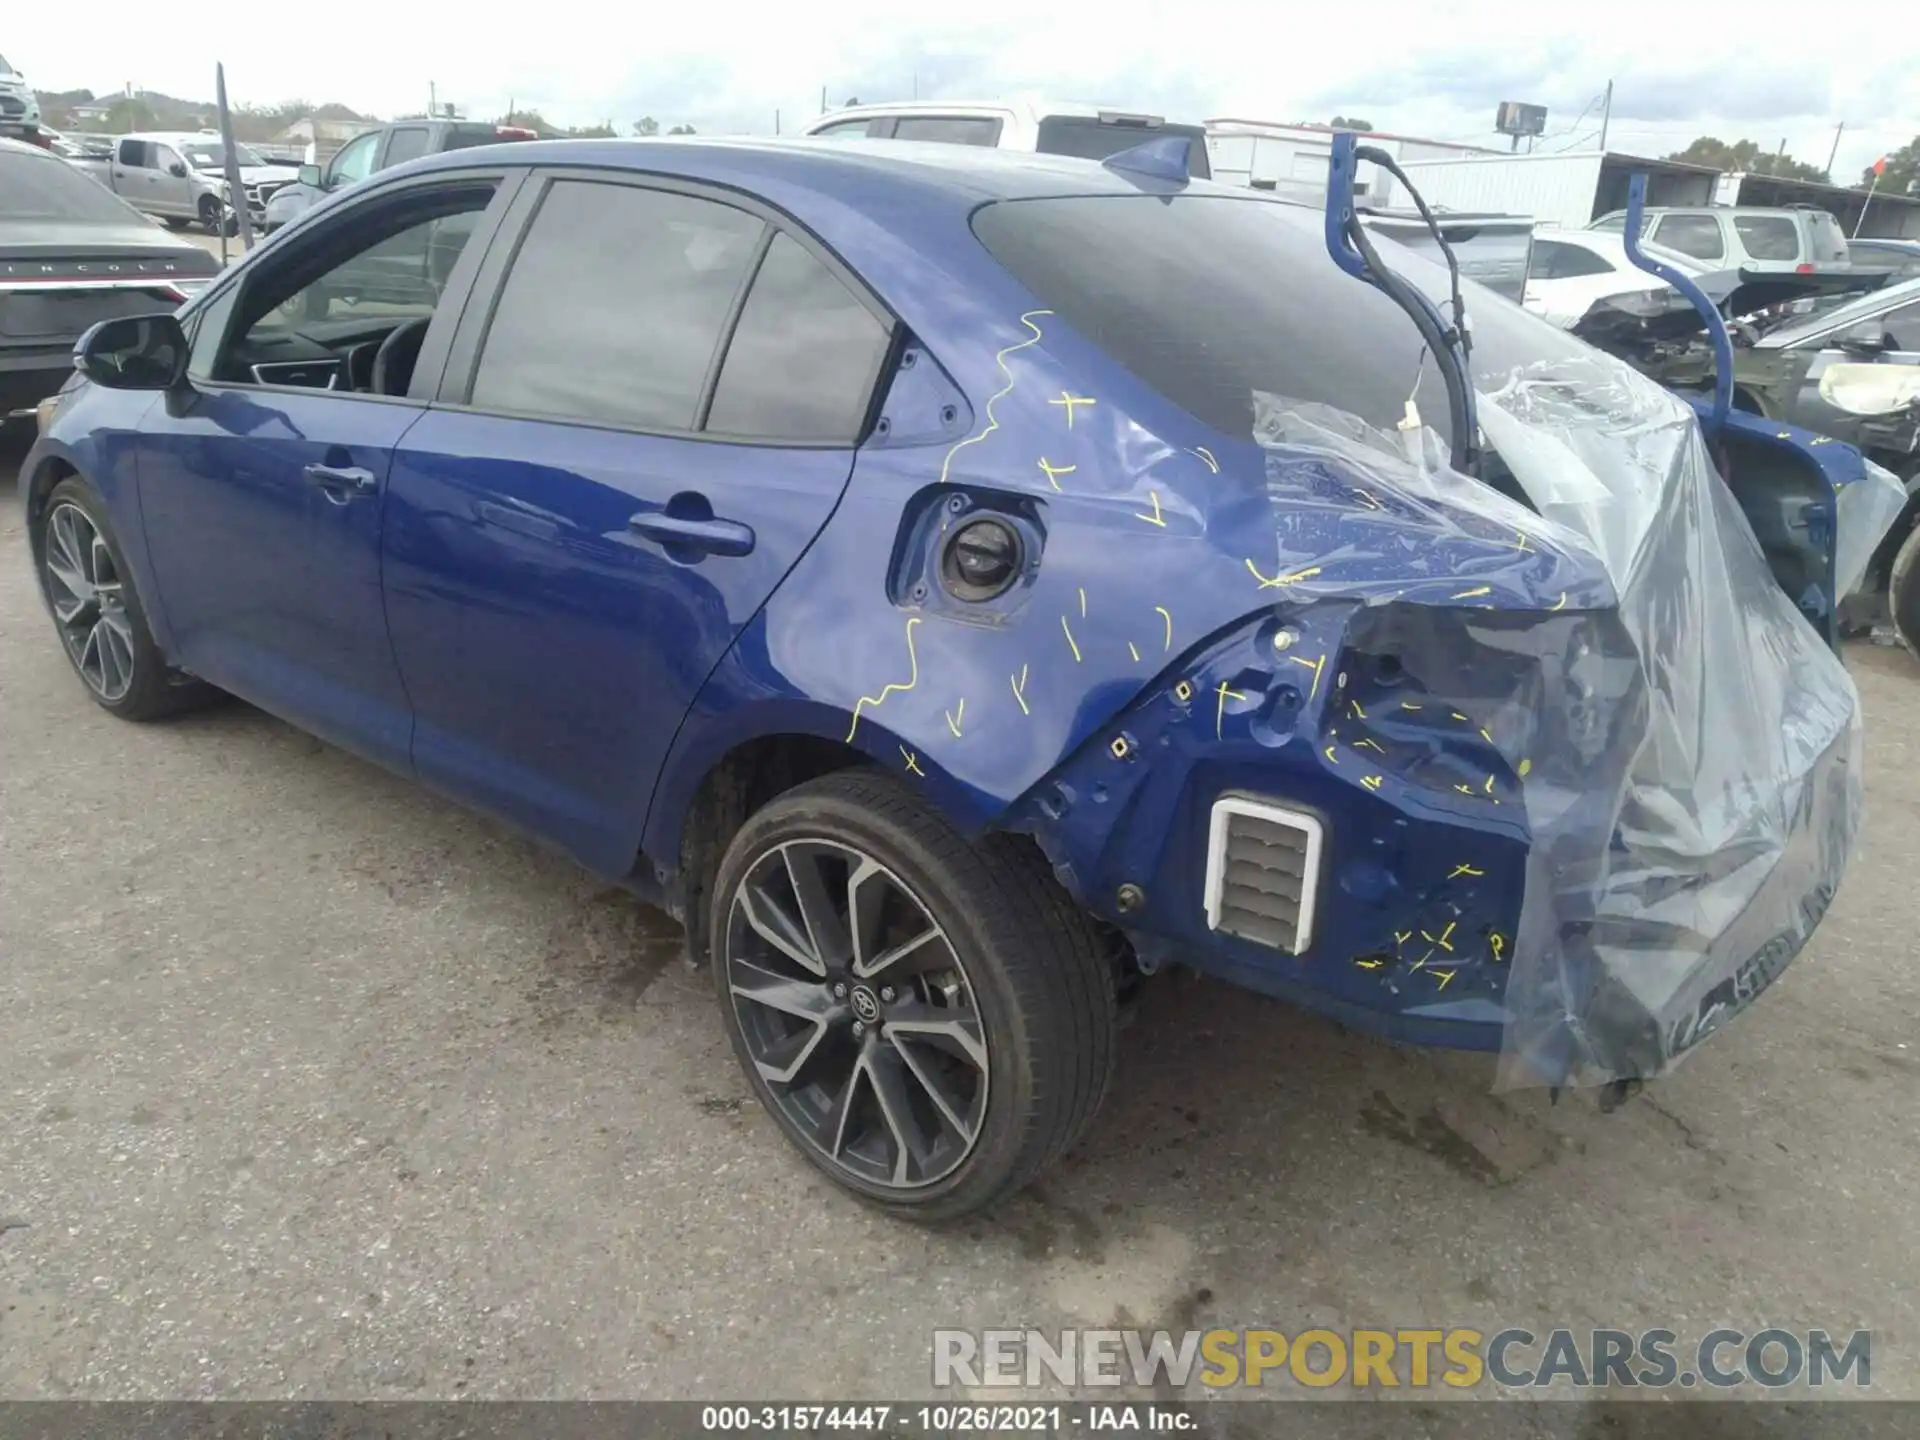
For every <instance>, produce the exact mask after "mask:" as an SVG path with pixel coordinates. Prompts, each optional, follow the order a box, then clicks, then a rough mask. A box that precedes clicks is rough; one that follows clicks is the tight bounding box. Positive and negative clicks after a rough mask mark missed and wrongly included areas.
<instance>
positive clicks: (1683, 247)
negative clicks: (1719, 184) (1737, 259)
mask: <svg viewBox="0 0 1920 1440" xmlns="http://www.w3.org/2000/svg"><path fill="white" fill-rule="evenodd" d="M1653 240H1654V243H1655V244H1656V245H1664V246H1666V247H1667V249H1669V250H1678V251H1679V252H1680V253H1681V254H1682V255H1691V256H1693V258H1694V259H1696V260H1719V259H1722V258H1724V257H1725V255H1726V253H1727V247H1726V242H1725V241H1723V240H1722V239H1721V238H1720V221H1719V220H1718V219H1717V218H1715V217H1714V216H1712V215H1668V216H1665V217H1664V218H1662V220H1661V221H1660V223H1659V224H1658V225H1657V226H1655V227H1654V231H1653Z"/></svg>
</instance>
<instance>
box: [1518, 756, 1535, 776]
mask: <svg viewBox="0 0 1920 1440" xmlns="http://www.w3.org/2000/svg"><path fill="white" fill-rule="evenodd" d="M1531 769H1533V762H1532V761H1531V760H1522V761H1521V762H1520V778H1521V779H1522V780H1524V779H1526V778H1527V772H1528V771H1529V770H1531Z"/></svg>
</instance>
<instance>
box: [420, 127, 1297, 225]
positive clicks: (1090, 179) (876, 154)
mask: <svg viewBox="0 0 1920 1440" xmlns="http://www.w3.org/2000/svg"><path fill="white" fill-rule="evenodd" d="M507 155H511V156H512V161H511V163H513V164H516V165H554V166H559V165H564V166H570V167H571V166H578V167H583V168H591V169H609V170H627V171H632V172H635V173H637V174H657V175H669V176H678V177H682V178H687V179H694V180H705V181H708V182H710V183H714V184H719V185H738V186H740V187H742V188H747V189H751V188H753V187H755V186H757V185H763V184H766V185H777V184H783V183H787V184H798V185H802V186H807V187H813V188H817V189H818V190H819V191H820V192H821V193H822V194H823V195H826V196H829V197H830V198H833V199H836V200H840V201H850V200H857V199H859V198H861V196H862V195H863V194H864V193H866V192H869V191H871V189H872V188H873V187H876V186H887V187H897V188H899V189H902V190H908V189H911V190H916V191H919V192H922V193H923V194H938V195H944V196H946V197H948V198H951V199H952V200H954V201H957V202H960V203H964V204H965V205H966V206H968V208H971V207H972V206H974V205H978V204H981V203H983V202H986V201H989V200H1012V199H1036V198H1041V197H1045V196H1063V195H1136V194H1141V193H1147V194H1168V193H1177V191H1178V187H1177V186H1176V185H1175V184H1174V183H1173V182H1167V181H1155V180H1149V179H1145V178H1129V177H1128V176H1126V175H1122V174H1120V173H1118V172H1116V171H1113V170H1110V169H1108V168H1107V167H1106V166H1105V165H1103V164H1100V163H1099V162H1096V161H1090V160H1081V159H1077V158H1075V157H1072V156H1065V155H1036V154H1031V153H1028V152H1025V151H1014V150H1000V149H995V148H990V147H988V146H983V145H953V144H947V143H943V142H940V141H919V140H866V139H857V140H844V141H836V142H835V143H833V144H831V145H823V144H821V143H819V142H818V141H816V140H813V139H810V138H808V137H806V136H795V137H791V138H786V139H773V138H754V137H744V138H739V139H710V138H707V137H704V136H702V137H692V138H689V137H685V136H679V137H673V138H667V137H657V138H644V139H643V138H638V137H635V138H630V139H615V140H523V141H516V142H511V143H509V144H506V145H503V146H492V145H489V146H482V147H479V148H476V149H471V150H452V151H447V152H445V153H442V154H439V155H429V156H424V157H422V158H421V159H418V160H413V161H409V162H408V163H407V164H405V165H403V166H400V167H398V168H397V169H395V170H392V171H385V172H382V174H383V177H384V176H391V175H399V174H409V175H417V174H421V173H424V172H432V171H438V170H485V169H491V168H496V167H498V166H499V165H500V164H501V163H502V158H503V157H504V156H507ZM1185 188H1186V189H1187V190H1188V191H1190V192H1192V193H1195V194H1202V193H1204V194H1210V195H1217V196H1222V197H1229V198H1236V199H1244V200H1250V201H1255V202H1259V203H1266V204H1289V203H1298V202H1292V201H1288V200H1286V199H1285V198H1276V197H1274V196H1271V195H1265V194H1263V193H1262V192H1260V191H1257V190H1250V189H1248V188H1246V187H1245V186H1240V185H1221V184H1215V183H1214V182H1211V181H1207V180H1191V181H1188V182H1186V186H1185Z"/></svg>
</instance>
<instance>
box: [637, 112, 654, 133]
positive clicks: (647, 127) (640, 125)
mask: <svg viewBox="0 0 1920 1440" xmlns="http://www.w3.org/2000/svg"><path fill="white" fill-rule="evenodd" d="M633 133H634V134H636V135H658V134H659V133H660V122H659V121H658V120H656V119H654V118H653V117H652V116H651V115H642V116H641V117H640V118H639V119H638V120H636V121H634V122H633Z"/></svg>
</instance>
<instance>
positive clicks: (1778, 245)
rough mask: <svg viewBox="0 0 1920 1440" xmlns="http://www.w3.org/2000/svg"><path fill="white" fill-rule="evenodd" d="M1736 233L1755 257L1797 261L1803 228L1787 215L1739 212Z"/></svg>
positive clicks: (1742, 244)
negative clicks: (1744, 213)
mask: <svg viewBox="0 0 1920 1440" xmlns="http://www.w3.org/2000/svg"><path fill="white" fill-rule="evenodd" d="M1733 233H1734V234H1736V235H1738V236H1739V237H1740V248H1741V249H1743V250H1745V251H1746V252H1747V254H1749V255H1751V256H1752V257H1753V258H1754V259H1756V260H1798V259H1799V258H1800V230H1799V227H1798V226H1796V225H1795V224H1794V223H1793V220H1792V218H1791V217H1790V216H1786V215H1736V216H1734V217H1733Z"/></svg>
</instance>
